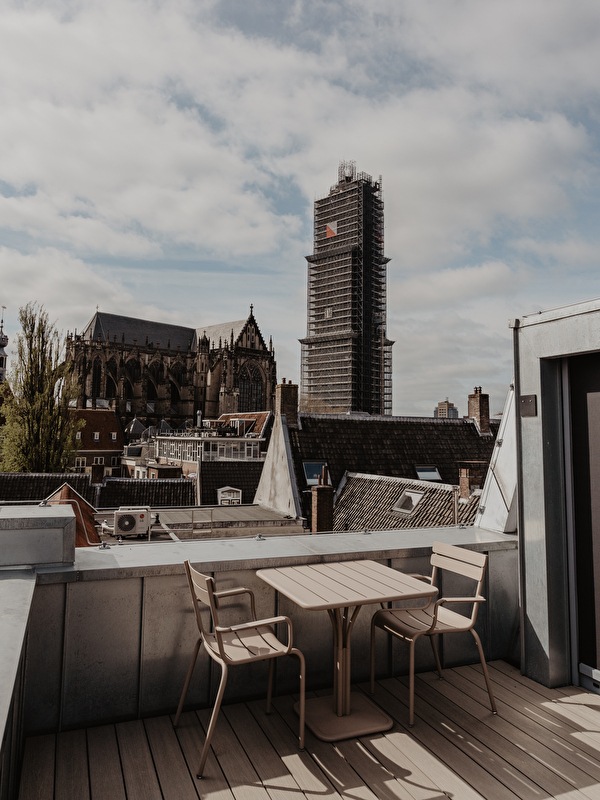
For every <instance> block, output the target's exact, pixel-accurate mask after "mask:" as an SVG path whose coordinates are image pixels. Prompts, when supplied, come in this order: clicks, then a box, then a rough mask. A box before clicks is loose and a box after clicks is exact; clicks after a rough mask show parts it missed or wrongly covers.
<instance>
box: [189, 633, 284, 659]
mask: <svg viewBox="0 0 600 800" xmlns="http://www.w3.org/2000/svg"><path fill="white" fill-rule="evenodd" d="M220 636H221V644H222V645H223V651H224V653H225V656H226V658H227V660H228V661H229V662H230V663H236V664H241V663H244V662H245V661H256V659H257V658H260V659H261V660H262V659H267V658H276V657H277V656H280V655H284V654H285V653H287V646H286V645H285V644H283V643H282V642H280V641H279V639H278V638H277V637H276V636H275V634H274V633H273V629H272V628H271V627H270V626H268V625H257V626H256V627H253V628H248V629H246V630H241V631H240V630H238V631H236V630H226V631H223V632H222V633H221V634H220ZM204 644H205V645H206V648H207V649H208V650H210V651H211V654H212V655H214V656H215V657H216V658H217V659H218V660H221V654H220V652H219V646H218V644H217V641H216V637H215V635H214V633H212V634H206V633H205V634H204Z"/></svg>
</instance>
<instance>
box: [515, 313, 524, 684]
mask: <svg viewBox="0 0 600 800" xmlns="http://www.w3.org/2000/svg"><path fill="white" fill-rule="evenodd" d="M519 323H520V320H519V319H515V320H514V321H513V325H512V327H513V360H514V367H515V377H514V381H515V434H516V451H517V541H518V546H519V593H520V595H521V597H520V600H521V602H520V608H519V644H520V650H521V674H525V671H524V669H523V665H524V664H525V663H526V658H525V649H526V645H525V620H526V607H527V591H526V584H525V546H524V522H523V503H522V497H523V462H522V455H523V446H522V439H521V415H520V413H519V412H520V408H519V398H520V396H521V375H520V362H519Z"/></svg>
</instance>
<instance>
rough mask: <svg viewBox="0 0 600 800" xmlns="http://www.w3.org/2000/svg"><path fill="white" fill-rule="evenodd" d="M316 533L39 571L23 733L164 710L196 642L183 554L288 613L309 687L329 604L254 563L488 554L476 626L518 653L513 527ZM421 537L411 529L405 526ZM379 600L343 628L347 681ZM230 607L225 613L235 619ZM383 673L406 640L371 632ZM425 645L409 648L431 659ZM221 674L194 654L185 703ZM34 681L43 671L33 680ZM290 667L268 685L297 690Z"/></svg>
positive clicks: (464, 640) (462, 643)
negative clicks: (298, 595)
mask: <svg viewBox="0 0 600 800" xmlns="http://www.w3.org/2000/svg"><path fill="white" fill-rule="evenodd" d="M407 533H408V535H406V533H405V534H403V533H402V532H400V533H398V532H393V533H392V532H388V533H373V534H370V535H363V534H335V535H332V534H324V535H316V536H315V535H313V536H293V537H290V536H285V537H280V538H277V537H274V538H269V539H267V540H264V541H256V540H248V539H245V540H239V541H237V542H234V541H232V540H221V541H214V540H211V541H210V542H202V541H195V542H185V543H184V542H181V543H173V544H171V543H163V544H135V545H127V546H124V547H113V548H111V549H110V550H104V551H102V550H99V549H97V548H86V549H85V550H78V551H77V557H76V563H75V565H74V567H73V568H66V569H62V570H61V569H58V568H55V569H50V568H48V569H41V570H39V571H38V584H37V587H36V590H35V594H34V597H33V604H32V608H31V614H30V621H29V630H28V638H27V649H26V659H25V680H24V692H23V714H24V727H25V733H26V734H27V735H31V734H33V733H41V732H45V731H54V730H59V729H68V728H76V727H83V726H87V725H93V724H101V723H104V722H108V721H115V720H120V719H132V718H136V717H138V716H152V715H157V714H163V713H174V711H175V709H176V707H177V702H178V699H179V693H180V690H181V686H182V685H183V680H184V676H185V672H186V670H187V667H188V664H189V660H190V658H191V653H192V649H193V647H194V644H195V641H196V638H197V629H196V625H195V620H194V616H193V612H192V608H191V603H190V598H189V589H188V586H187V581H186V578H185V574H184V570H183V561H184V560H185V558H189V559H190V561H193V563H194V564H195V565H196V566H197V567H198V568H199V569H201V570H203V571H204V572H208V573H213V574H215V577H216V580H217V584H218V586H219V587H220V588H229V587H232V586H238V585H243V586H247V587H249V588H251V589H253V590H254V592H255V594H256V602H257V613H258V615H259V616H260V617H270V616H273V615H274V614H287V615H288V616H290V617H291V618H292V620H293V624H294V640H295V644H296V645H297V646H298V647H299V648H300V649H301V650H303V652H304V654H305V656H306V663H307V684H308V689H309V690H311V689H318V688H323V687H328V686H331V681H332V633H331V624H330V621H329V616H328V614H327V612H325V611H322V612H312V611H303V610H302V609H300V608H299V607H297V606H295V605H294V604H293V603H292V602H291V601H289V600H288V599H286V598H285V597H280V596H278V595H277V594H276V592H275V591H274V590H272V589H271V588H270V587H269V586H268V585H267V584H265V583H264V582H263V581H261V580H260V578H258V577H257V575H256V572H255V570H256V569H257V568H259V567H265V566H278V565H282V564H292V563H309V562H319V561H333V560H351V559H357V558H374V559H375V560H377V561H381V562H382V563H386V564H388V565H390V566H392V567H394V568H397V569H401V570H403V571H406V572H428V571H429V555H430V552H431V543H432V541H434V540H438V539H443V540H444V541H452V542H453V543H457V544H461V543H462V544H463V545H464V546H467V547H471V548H473V549H476V550H479V551H483V552H487V553H488V554H489V571H488V585H487V597H488V602H487V603H486V604H485V605H484V606H483V608H482V610H481V612H480V619H479V623H478V630H479V632H480V634H481V636H482V640H483V642H484V647H485V649H486V654H487V656H488V658H489V659H494V658H504V659H507V660H510V661H513V662H515V661H516V660H517V659H518V653H517V650H516V646H517V642H518V632H517V627H516V626H517V622H518V601H517V596H518V595H517V549H516V540H515V538H514V537H510V536H502V535H497V534H490V533H488V532H485V531H477V530H474V529H459V528H452V529H435V530H427V531H418V532H407ZM415 534H418V536H415ZM454 588H456V587H454ZM376 608H377V607H375V606H374V607H365V608H363V609H362V610H361V612H360V614H359V616H358V618H357V621H356V625H355V628H354V631H353V638H352V648H353V649H352V669H353V672H352V680H353V682H359V681H364V680H367V679H368V661H369V659H368V651H369V625H370V618H371V615H372V613H373V612H374V611H375V609H376ZM242 613H244V614H245V612H242V611H241V609H240V608H239V607H237V608H235V607H234V608H233V610H232V614H233V615H234V617H235V616H236V615H237V619H239V618H241V615H242ZM471 645H472V642H471V637H470V636H469V635H468V634H467V635H466V636H465V637H462V636H455V637H451V638H450V639H449V640H448V645H447V646H446V647H445V648H444V653H443V657H444V661H445V663H446V664H448V665H454V664H463V663H470V662H472V661H476V660H477V654H476V652H475V651H474V648H473V647H472V646H471ZM378 651H379V664H380V665H381V669H380V671H379V672H380V675H385V674H390V672H389V670H390V668H391V669H392V670H393V673H394V674H399V673H402V672H405V671H406V669H407V663H408V662H407V655H408V654H407V648H406V647H402V646H401V644H399V643H393V644H392V643H390V642H388V641H387V638H386V637H384V636H382V637H381V639H380V641H379V642H378ZM430 656H431V652H430V648H429V647H428V646H427V643H426V644H425V645H424V646H423V647H422V648H417V669H429V668H431V664H430ZM218 672H219V670H218V668H215V666H214V664H213V663H212V662H211V661H210V659H209V658H208V657H207V656H206V654H205V653H204V652H203V651H202V650H201V653H200V657H199V659H198V664H197V667H196V672H195V675H194V679H193V681H192V686H191V688H190V692H189V695H188V705H189V707H195V708H198V707H205V706H209V705H210V704H211V703H212V700H213V698H214V694H215V691H216V687H217V683H218V680H219V677H220V676H219V674H218ZM42 678H43V679H42ZM297 680H298V675H297V663H296V661H295V659H291V658H290V659H282V660H280V661H279V662H278V664H277V673H276V691H277V692H278V693H287V692H293V691H296V690H297ZM266 681H267V669H266V666H265V665H264V664H256V665H251V666H249V667H238V668H235V669H232V670H231V671H230V678H229V683H228V686H227V690H226V696H225V702H232V701H236V700H240V699H247V698H249V697H262V696H264V695H265V692H266Z"/></svg>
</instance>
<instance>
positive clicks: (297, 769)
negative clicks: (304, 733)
mask: <svg viewBox="0 0 600 800" xmlns="http://www.w3.org/2000/svg"><path fill="white" fill-rule="evenodd" d="M284 701H287V706H288V707H289V708H291V707H292V705H293V703H294V698H291V697H290V698H281V699H280V701H279V702H280V703H281V702H284ZM248 707H249V709H250V711H251V712H252V714H253V715H254V717H255V718H256V720H257V721H258V723H259V724H260V726H261V728H262V729H263V730H264V732H265V734H266V735H267V736H268V737H269V740H270V742H271V744H272V745H273V747H274V748H275V750H276V751H277V754H278V755H279V758H281V760H282V761H283V762H284V764H285V765H286V767H287V769H288V770H289V772H290V774H291V775H292V776H293V777H294V780H295V781H296V783H297V784H298V786H299V788H300V790H301V791H302V792H303V793H304V796H305V797H306V798H307V800H338V798H339V797H340V795H339V794H338V792H336V790H335V789H334V788H333V786H332V784H331V781H330V780H329V779H328V777H327V775H326V773H325V772H323V770H322V769H321V768H320V767H319V765H318V764H317V762H316V761H315V760H314V759H313V758H312V756H311V755H310V753H309V752H308V751H307V750H306V749H305V750H299V749H298V737H297V735H296V734H297V728H295V729H294V730H292V729H291V728H290V727H289V726H288V725H287V724H286V722H285V720H284V719H283V718H282V717H281V715H280V714H279V713H276V712H274V713H271V714H267V713H266V711H265V703H264V700H260V701H258V700H255V701H253V702H252V703H249V704H248Z"/></svg>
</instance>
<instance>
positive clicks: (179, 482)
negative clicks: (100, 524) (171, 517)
mask: <svg viewBox="0 0 600 800" xmlns="http://www.w3.org/2000/svg"><path fill="white" fill-rule="evenodd" d="M195 505H196V482H195V481H192V480H188V479H185V478H158V479H156V480H150V479H139V480H138V479H135V478H105V479H104V483H103V484H102V485H101V486H100V487H99V494H98V502H97V503H96V507H97V508H119V506H150V507H151V508H157V507H159V506H171V507H172V506H195Z"/></svg>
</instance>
